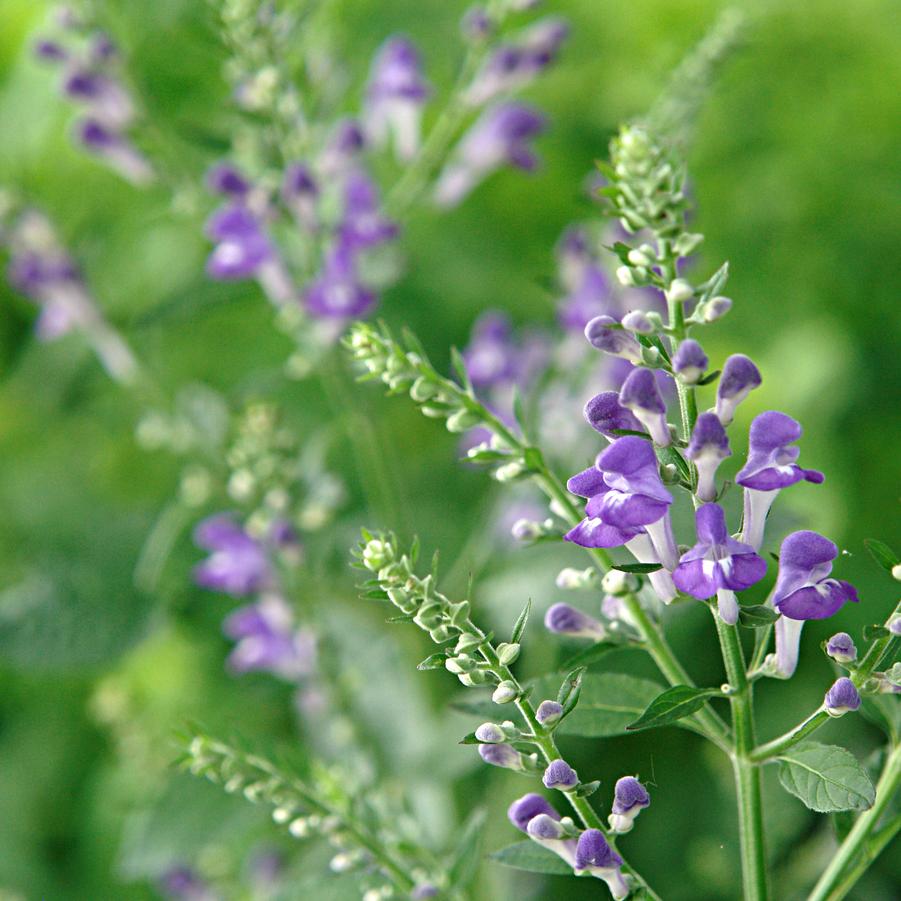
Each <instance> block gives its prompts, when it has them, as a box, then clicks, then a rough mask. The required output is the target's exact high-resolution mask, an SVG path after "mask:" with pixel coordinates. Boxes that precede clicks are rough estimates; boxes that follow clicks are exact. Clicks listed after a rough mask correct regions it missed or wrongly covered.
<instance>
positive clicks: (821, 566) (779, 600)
mask: <svg viewBox="0 0 901 901" xmlns="http://www.w3.org/2000/svg"><path fill="white" fill-rule="evenodd" d="M837 556H838V548H837V547H836V546H835V544H833V543H832V542H831V541H830V540H829V539H828V538H824V537H823V536H822V535H818V534H817V533H816V532H809V531H801V532H792V534H791V535H789V536H787V537H786V538H785V540H784V541H783V542H782V548H781V549H780V552H779V577H778V579H777V580H776V588H775V590H774V592H773V605H774V606H775V608H776V610H778V611H779V612H780V613H781V614H782V616H780V617H779V619H778V620H777V621H776V654H775V657H774V658H773V657H772V655H771V659H770V661H769V662H770V663H772V665H773V667H774V668H775V671H776V673H777V674H778V675H779V676H780V677H781V678H784V679H787V678H789V677H790V676H791V675H792V674H793V673H794V671H795V668H796V667H797V665H798V647H799V642H800V640H801V628H802V627H803V625H804V621H805V620H808V619H827V618H828V617H830V616H832V614H833V613H836V612H837V611H838V610H839V608H840V607H842V605H843V604H845V603H846V602H847V601H853V602H855V603H856V602H857V601H858V597H857V592H856V591H855V590H854V586H853V585H850V584H849V583H848V582H844V581H841V580H839V579H832V578H830V573H831V572H832V561H833V560H834V559H835V558H836V557H837Z"/></svg>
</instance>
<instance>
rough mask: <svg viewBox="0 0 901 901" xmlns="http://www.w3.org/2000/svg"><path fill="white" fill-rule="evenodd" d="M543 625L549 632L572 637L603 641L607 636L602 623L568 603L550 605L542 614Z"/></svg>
mask: <svg viewBox="0 0 901 901" xmlns="http://www.w3.org/2000/svg"><path fill="white" fill-rule="evenodd" d="M544 625H545V628H546V629H548V630H549V631H550V632H555V633H556V634H557V635H569V636H571V637H572V638H591V639H593V640H594V641H603V640H604V639H605V638H606V637H607V628H606V627H605V626H604V624H603V623H601V622H599V621H598V620H596V619H595V618H594V617H592V616H589V615H588V614H587V613H583V612H582V611H581V610H577V609H576V608H575V607H570V605H569V604H554V605H553V606H552V607H550V608H549V609H548V612H547V613H546V614H545V615H544Z"/></svg>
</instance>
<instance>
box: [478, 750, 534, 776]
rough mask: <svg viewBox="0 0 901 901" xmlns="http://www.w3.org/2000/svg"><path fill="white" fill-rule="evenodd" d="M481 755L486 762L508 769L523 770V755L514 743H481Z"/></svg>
mask: <svg viewBox="0 0 901 901" xmlns="http://www.w3.org/2000/svg"><path fill="white" fill-rule="evenodd" d="M479 756H480V757H481V758H482V760H484V761H485V763H490V764H491V765H492V766H499V767H502V768H503V769H506V770H522V769H523V765H522V755H521V754H520V753H519V751H517V750H516V748H514V747H513V746H512V745H506V744H497V745H479Z"/></svg>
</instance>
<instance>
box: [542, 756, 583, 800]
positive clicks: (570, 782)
mask: <svg viewBox="0 0 901 901" xmlns="http://www.w3.org/2000/svg"><path fill="white" fill-rule="evenodd" d="M541 781H542V782H543V783H544V787H545V788H556V789H559V790H560V791H564V792H568V791H572V790H573V789H574V788H577V787H578V785H579V774H578V773H577V772H576V771H575V770H574V769H573V768H572V767H571V766H570V765H569V764H568V763H567V762H566V761H565V760H560V759H558V760H552V761H551V762H550V763H549V764H548V765H547V769H545V771H544V776H543V777H542V780H541Z"/></svg>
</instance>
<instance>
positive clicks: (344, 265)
mask: <svg viewBox="0 0 901 901" xmlns="http://www.w3.org/2000/svg"><path fill="white" fill-rule="evenodd" d="M305 302H306V306H307V309H308V310H309V312H310V313H311V315H313V316H315V317H317V318H321V319H334V320H339V321H344V320H347V319H358V318H360V317H361V316H365V315H366V313H368V312H369V311H370V310H371V309H372V308H373V307H374V306H375V302H376V297H375V294H374V293H373V292H372V291H370V290H369V289H368V288H366V287H365V286H364V285H363V284H362V283H361V282H360V280H359V277H358V275H357V270H356V254H355V253H354V252H353V251H352V250H351V249H350V248H348V247H346V246H344V245H343V244H338V245H336V246H335V247H333V248H332V250H331V252H330V253H329V254H328V256H327V257H326V260H325V264H324V266H323V269H322V272H321V273H320V274H319V277H318V278H317V279H316V280H315V281H314V282H313V283H312V284H311V285H309V286H308V287H307V290H306V295H305Z"/></svg>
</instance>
